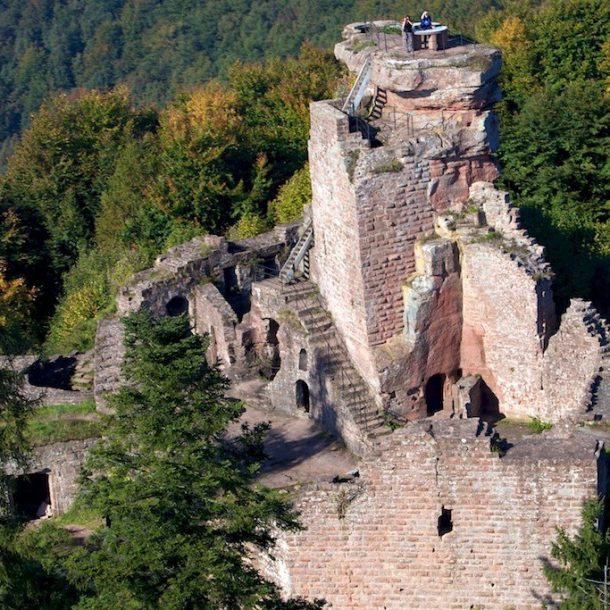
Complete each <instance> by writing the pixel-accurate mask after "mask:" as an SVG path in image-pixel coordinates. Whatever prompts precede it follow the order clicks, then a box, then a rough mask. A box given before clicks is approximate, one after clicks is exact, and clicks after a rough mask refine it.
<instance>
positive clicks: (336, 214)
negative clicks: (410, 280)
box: [309, 102, 375, 378]
mask: <svg viewBox="0 0 610 610" xmlns="http://www.w3.org/2000/svg"><path fill="white" fill-rule="evenodd" d="M348 123H349V121H348V117H347V116H346V115H345V114H343V113H342V112H341V111H340V110H338V109H337V108H335V107H334V106H333V105H332V104H331V103H329V102H316V103H313V104H311V132H310V139H309V165H310V172H311V181H312V190H313V199H312V216H313V222H314V229H315V248H314V250H313V253H312V257H313V258H314V259H315V269H316V270H317V271H318V275H316V276H315V277H314V278H313V279H314V280H315V281H316V282H317V284H318V286H319V287H320V292H321V293H322V295H323V296H324V298H325V299H326V302H327V303H328V308H329V310H330V312H331V313H332V315H333V318H334V320H335V323H336V324H337V328H338V329H339V331H340V332H341V335H342V336H343V338H344V340H345V343H346V346H347V348H348V351H349V353H350V356H351V357H352V359H353V361H354V363H355V364H356V366H357V367H358V369H359V370H360V371H361V372H362V373H363V374H365V376H367V377H368V378H374V376H375V373H374V367H373V364H372V362H371V357H370V354H369V349H368V347H369V345H368V333H367V327H366V312H365V309H364V307H365V301H364V284H363V277H362V272H361V269H362V267H363V266H365V265H368V264H370V262H369V261H366V260H362V259H361V253H360V245H359V241H360V235H359V220H358V210H357V203H356V197H355V193H354V186H353V184H352V180H353V177H354V172H355V171H356V165H357V162H358V159H359V158H360V156H361V155H362V154H363V151H364V150H365V149H366V148H367V143H366V142H365V141H364V140H363V139H362V137H361V135H360V133H358V132H357V133H349V124H348Z"/></svg>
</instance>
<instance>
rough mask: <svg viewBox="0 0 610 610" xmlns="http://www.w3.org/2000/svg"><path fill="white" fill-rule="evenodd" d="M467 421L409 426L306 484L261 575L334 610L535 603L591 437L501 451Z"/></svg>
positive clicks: (575, 514) (586, 467) (587, 484)
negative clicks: (335, 478)
mask: <svg viewBox="0 0 610 610" xmlns="http://www.w3.org/2000/svg"><path fill="white" fill-rule="evenodd" d="M475 425H476V424H475V422H472V421H464V422H453V423H452V422H439V423H434V424H433V427H432V426H430V424H424V423H421V424H417V425H413V426H410V427H409V428H407V429H403V430H401V431H399V432H396V433H394V435H392V436H391V437H389V438H388V439H387V442H386V444H385V446H384V447H383V449H384V451H383V454H382V456H381V457H379V458H376V459H372V460H371V461H366V462H364V463H362V464H361V468H360V477H359V478H357V479H354V480H352V481H351V482H348V483H344V484H334V483H330V482H327V483H319V484H317V485H313V486H310V487H308V488H306V489H304V490H303V492H302V494H301V496H300V497H299V499H298V501H297V508H298V510H299V511H300V512H301V519H302V521H303V524H304V526H305V528H306V529H305V530H304V531H303V532H300V533H297V534H289V535H286V534H282V535H281V536H280V541H279V545H278V547H277V548H276V549H274V552H273V554H274V557H275V558H276V561H275V562H274V561H269V560H267V562H266V564H265V569H266V571H267V574H268V575H271V576H273V577H274V578H275V579H276V580H277V581H278V582H279V583H280V584H281V585H282V586H283V588H284V591H285V592H286V593H287V594H291V595H304V596H307V597H314V596H317V597H322V598H325V599H326V600H327V601H328V602H330V603H332V605H333V607H336V608H340V609H341V610H404V609H405V608H409V609H410V610H416V609H422V610H430V609H436V608H439V609H440V608H453V609H456V610H464V609H465V608H474V607H477V608H486V609H498V608H514V609H515V610H525V609H532V610H533V609H537V608H539V607H540V605H541V602H542V601H543V600H545V599H546V596H547V595H548V594H549V587H548V584H547V583H546V581H545V579H544V576H543V574H542V565H543V561H544V559H545V558H548V557H549V547H550V541H551V540H553V539H554V537H555V528H556V527H557V526H561V527H566V528H567V529H568V531H569V532H571V533H573V532H574V530H575V528H576V526H577V524H578V523H579V522H580V515H581V509H582V505H583V502H584V500H585V499H586V498H589V497H594V496H595V494H596V485H597V480H598V463H597V459H596V457H595V455H594V452H595V441H594V439H592V438H586V437H582V438H572V439H546V440H542V439H540V438H538V439H537V440H536V441H534V442H530V441H528V440H527V439H526V440H524V441H523V446H522V447H521V448H519V447H518V446H517V447H515V448H513V449H512V450H510V451H509V453H508V454H507V455H506V456H505V457H503V458H500V457H499V456H498V454H496V453H492V452H490V449H489V438H485V437H478V438H476V437H474V434H473V432H474V427H475ZM511 452H513V453H512V455H511ZM566 481H569V484H566ZM443 508H444V509H445V510H446V511H447V510H448V511H451V514H450V519H451V523H452V531H451V532H449V533H445V534H444V535H443V536H442V537H441V536H440V535H439V516H441V514H442V511H443Z"/></svg>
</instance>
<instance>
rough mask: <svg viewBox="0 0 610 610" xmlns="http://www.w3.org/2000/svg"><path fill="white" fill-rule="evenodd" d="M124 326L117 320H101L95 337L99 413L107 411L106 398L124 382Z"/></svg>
mask: <svg viewBox="0 0 610 610" xmlns="http://www.w3.org/2000/svg"><path fill="white" fill-rule="evenodd" d="M123 336H124V331H123V324H122V323H121V321H120V320H117V319H115V318H107V319H105V320H101V321H100V322H99V324H98V326H97V333H96V337H95V356H94V360H93V366H94V370H95V377H94V383H93V391H94V395H95V404H96V407H97V409H98V410H99V411H104V410H106V400H105V398H104V396H105V395H106V394H108V393H109V392H115V391H116V390H117V389H118V388H119V386H120V385H121V382H122V374H121V367H122V366H123V360H124V357H125V347H124V345H123Z"/></svg>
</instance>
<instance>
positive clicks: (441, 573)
mask: <svg viewBox="0 0 610 610" xmlns="http://www.w3.org/2000/svg"><path fill="white" fill-rule="evenodd" d="M378 25H379V26H380V27H383V26H384V25H386V24H385V23H380V24H378ZM373 42H374V40H373V39H372V38H371V37H370V24H352V25H350V26H347V27H346V28H345V30H344V32H343V41H342V42H341V43H339V44H338V45H337V46H336V48H335V54H336V56H337V58H338V59H339V60H341V61H343V62H344V63H345V64H346V65H347V67H348V68H349V70H350V72H351V73H353V75H354V77H355V78H356V82H355V85H354V88H353V89H352V92H351V93H350V95H349V96H348V98H347V100H345V99H342V100H328V101H321V102H315V103H312V105H311V132H310V140H309V160H310V168H311V180H312V187H313V200H312V204H311V206H310V207H309V208H308V209H307V210H306V212H305V216H304V219H303V222H302V223H296V224H294V225H290V226H279V227H276V229H274V230H273V231H271V232H269V233H266V234H264V235H261V236H258V237H256V238H252V239H249V240H243V241H241V242H238V243H234V242H229V241H227V240H226V239H225V238H222V237H215V236H206V237H202V238H197V239H195V240H192V241H191V242H188V243H187V244H183V245H181V246H178V247H176V248H173V249H172V250H170V251H169V252H168V253H166V254H164V255H162V256H160V257H158V259H157V261H156V264H155V267H154V268H153V269H149V270H146V271H144V272H141V273H139V274H137V275H136V277H135V278H134V279H133V281H131V282H130V283H129V284H128V285H127V286H125V288H124V289H123V290H122V291H121V294H120V295H119V299H118V311H117V317H116V318H113V319H107V320H104V321H102V322H101V323H100V324H99V326H98V336H97V341H96V348H95V357H94V372H95V375H94V379H95V381H94V392H95V397H96V401H97V404H98V408H99V409H100V410H103V409H104V408H105V402H104V396H105V394H106V393H108V392H110V391H112V390H114V389H116V387H117V386H118V385H119V384H120V383H121V363H122V359H123V353H124V352H123V347H122V327H121V323H120V321H119V319H118V318H119V317H120V316H122V315H125V314H127V313H129V312H130V311H135V310H137V309H139V308H142V307H145V308H148V309H150V310H151V311H153V312H154V313H157V314H159V315H177V314H180V313H186V312H188V313H189V314H190V316H191V319H192V321H193V327H194V329H195V331H196V332H199V333H202V334H207V335H209V338H210V347H209V350H208V354H207V357H208V359H209V361H210V362H218V363H219V364H220V366H221V367H222V369H223V371H224V373H225V374H226V375H227V376H228V377H229V378H230V379H231V380H232V382H233V383H232V392H233V394H234V395H235V396H237V397H239V398H242V399H243V400H244V401H245V403H246V405H247V406H248V407H250V408H254V409H261V410H263V411H265V412H268V413H273V412H279V413H282V414H284V415H286V416H290V417H293V418H295V419H305V418H308V419H310V420H312V421H313V422H315V423H316V424H318V425H319V426H320V427H321V428H323V429H324V430H326V431H327V432H328V433H330V434H332V435H334V436H335V437H336V438H338V439H340V440H341V441H342V442H343V443H344V444H345V446H346V447H347V449H348V450H349V452H351V453H352V454H353V455H354V456H356V458H354V459H356V460H357V464H356V468H355V469H354V470H352V471H351V472H350V473H349V474H346V473H345V472H340V471H338V472H337V473H336V476H327V475H325V476H323V477H318V478H315V477H310V478H309V480H307V481H295V483H296V484H295V485H293V486H292V492H293V494H294V497H295V504H296V507H297V509H298V510H299V511H300V512H301V515H302V516H301V519H302V522H303V525H304V526H305V529H304V530H303V531H300V532H296V533H279V534H278V544H277V548H276V549H275V551H274V553H273V557H271V556H267V557H262V558H260V566H261V569H262V570H263V572H264V573H265V574H266V575H267V576H269V577H270V578H272V579H274V580H275V581H277V582H278V583H279V584H280V585H281V587H282V588H283V590H284V591H285V593H286V594H287V595H302V596H306V597H321V598H324V599H326V600H327V601H328V602H329V604H332V607H333V608H337V609H338V610H405V609H413V610H415V609H422V610H424V609H425V610H429V609H432V608H439V609H440V608H443V609H445V608H455V609H465V608H498V609H502V608H515V609H530V608H538V607H540V605H541V604H543V603H546V604H548V605H549V606H551V607H552V606H553V604H554V603H555V602H554V598H553V595H552V593H551V591H550V590H549V586H548V584H547V582H546V580H545V578H544V576H543V573H542V568H543V565H544V564H545V562H548V561H549V560H550V559H549V551H550V545H551V541H552V540H553V539H554V538H555V529H556V527H563V528H565V529H566V530H567V531H568V532H570V533H573V532H574V531H576V530H577V528H578V526H579V524H580V520H581V510H582V507H583V503H584V502H585V500H587V499H589V498H595V497H597V496H598V495H603V494H604V493H605V491H606V487H607V468H608V463H607V459H606V453H605V451H604V448H603V447H604V445H603V443H604V438H605V436H606V434H605V432H604V430H603V427H602V426H601V424H603V423H604V422H605V420H606V419H607V417H608V414H609V409H610V401H609V400H608V397H607V394H608V391H609V390H608V381H609V380H608V375H607V372H606V371H607V369H608V367H607V360H608V353H609V352H608V349H609V348H608V327H607V325H606V323H605V322H604V321H603V320H602V319H601V318H600V317H599V315H598V314H597V313H596V312H595V310H594V309H593V308H592V307H591V304H590V303H586V302H583V301H581V300H574V301H572V303H571V304H570V306H569V307H568V309H567V310H566V311H565V312H562V315H561V316H558V315H557V312H556V308H555V304H554V301H553V292H552V279H553V275H552V271H551V269H550V267H549V265H548V264H547V263H546V262H545V260H544V252H543V248H542V247H541V246H539V245H537V244H536V243H535V242H534V241H533V240H532V239H531V238H530V237H529V236H528V235H527V233H526V232H525V231H524V230H523V229H522V227H521V226H520V222H519V213H518V210H517V209H516V208H515V207H514V206H513V205H512V204H511V202H510V200H509V198H508V196H507V194H506V193H503V192H501V191H498V190H497V189H496V188H495V187H494V186H493V182H494V181H495V180H496V179H497V178H498V175H499V171H498V167H497V165H496V163H495V161H494V157H493V154H494V151H495V149H496V147H497V144H498V129H497V122H496V118H495V116H494V113H493V105H494V103H495V102H497V101H498V100H499V96H500V92H499V89H498V85H497V80H496V79H497V76H498V74H499V71H500V67H501V57H500V53H499V51H497V50H496V49H494V48H491V47H488V46H484V45H473V44H468V45H465V44H457V42H454V43H452V44H451V43H450V44H449V46H448V48H447V49H445V50H443V51H433V50H422V51H418V52H417V53H415V54H407V52H406V51H405V50H404V49H403V47H402V43H401V42H400V39H399V37H398V36H396V37H394V36H388V37H387V38H386V39H385V42H384V45H375V44H373ZM503 418H504V419H505V421H510V422H512V423H511V424H505V425H503V426H502V425H501V421H502V419H503ZM531 418H535V421H538V420H539V421H540V422H544V423H547V424H549V425H550V424H552V425H553V427H552V429H550V430H547V431H545V432H544V433H542V434H533V433H531V431H529V430H528V429H527V427H526V426H524V425H522V424H521V422H524V421H527V420H528V419H531ZM498 422H500V423H498ZM600 422H601V424H600ZM547 427H548V426H547ZM337 463H339V460H337Z"/></svg>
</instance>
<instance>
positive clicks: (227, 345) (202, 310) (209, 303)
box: [192, 283, 238, 368]
mask: <svg viewBox="0 0 610 610" xmlns="http://www.w3.org/2000/svg"><path fill="white" fill-rule="evenodd" d="M192 300H193V315H192V318H193V325H194V329H195V332H197V333H199V334H201V335H203V334H209V335H210V350H209V356H210V359H211V363H212V364H215V363H216V361H217V360H218V361H219V362H220V365H221V367H224V368H226V367H228V366H230V365H232V364H234V363H235V342H236V339H237V337H236V334H235V327H236V326H237V323H238V319H237V315H236V314H235V312H234V311H233V310H232V309H231V306H230V305H229V303H227V301H226V300H225V298H224V297H223V296H222V294H220V292H219V290H218V288H216V286H214V284H210V283H208V284H202V285H201V286H197V287H196V288H195V289H194V290H193V296H192Z"/></svg>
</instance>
